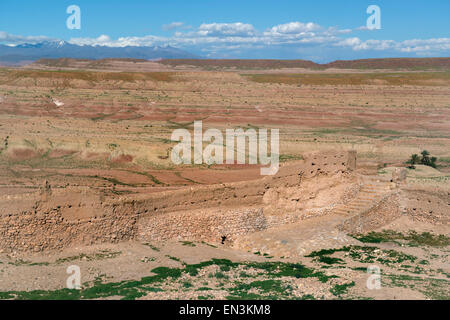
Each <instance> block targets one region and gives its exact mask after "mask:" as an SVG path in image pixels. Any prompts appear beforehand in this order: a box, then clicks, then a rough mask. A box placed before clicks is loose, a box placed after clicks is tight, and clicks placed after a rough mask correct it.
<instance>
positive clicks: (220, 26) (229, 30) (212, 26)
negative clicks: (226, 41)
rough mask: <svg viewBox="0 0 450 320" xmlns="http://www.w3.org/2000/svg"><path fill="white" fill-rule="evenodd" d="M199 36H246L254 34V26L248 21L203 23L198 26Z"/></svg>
mask: <svg viewBox="0 0 450 320" xmlns="http://www.w3.org/2000/svg"><path fill="white" fill-rule="evenodd" d="M197 33H198V35H201V36H241V37H248V36H253V35H255V34H256V30H255V28H254V27H253V26H252V25H251V24H248V23H242V22H235V23H203V24H202V25H200V27H199V28H198V32H197Z"/></svg>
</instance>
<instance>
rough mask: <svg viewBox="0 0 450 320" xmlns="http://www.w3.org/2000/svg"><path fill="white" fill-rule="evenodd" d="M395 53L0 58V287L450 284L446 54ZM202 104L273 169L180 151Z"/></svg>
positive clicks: (166, 290)
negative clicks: (4, 61)
mask: <svg viewBox="0 0 450 320" xmlns="http://www.w3.org/2000/svg"><path fill="white" fill-rule="evenodd" d="M419 60H420V59H419ZM406 62H408V61H406ZM406 62H405V61H404V60H402V59H400V60H389V59H386V60H380V61H375V62H374V61H372V62H371V63H368V62H367V61H363V62H360V63H359V64H358V63H357V62H348V63H334V64H331V65H329V66H327V67H317V66H316V65H309V64H308V63H301V62H296V63H294V62H292V63H291V64H289V63H286V62H284V63H283V62H276V61H253V62H252V61H224V60H222V61H221V60H218V61H214V60H212V61H207V60H206V61H202V60H192V61H191V60H162V61H142V60H132V59H105V60H98V61H91V60H74V59H58V60H40V61H38V62H35V63H32V64H30V65H27V66H24V67H20V68H10V67H9V68H6V67H3V68H0V239H1V242H2V243H1V244H0V298H2V299H42V298H44V299H46V298H47V299H449V298H450V279H449V277H450V264H449V252H450V251H449V244H450V240H449V239H450V238H449V236H450V226H449V216H450V207H449V206H450V184H449V180H450V71H449V70H450V59H448V58H443V59H438V60H436V61H433V59H423V60H420V61H409V62H408V63H406ZM419 62H420V63H421V64H420V63H419ZM405 63H406V64H405ZM417 65H419V66H418V67H417ZM200 120H201V121H202V123H203V129H204V130H206V129H209V128H215V129H219V130H221V131H223V132H225V130H226V129H234V128H243V129H244V130H248V129H255V130H257V129H261V128H266V129H269V130H270V129H279V132H280V150H279V159H280V163H281V168H280V171H279V173H278V174H277V175H275V176H274V177H262V176H261V175H260V167H261V165H258V164H257V165H250V164H223V165H222V164H220V165H219V164H212V165H207V164H197V165H195V164H192V165H176V164H174V163H173V161H172V160H171V150H172V148H173V147H174V145H176V143H177V142H176V141H172V140H171V134H172V132H173V131H174V130H176V129H183V128H184V129H187V130H191V131H192V130H193V124H194V121H200ZM424 150H426V151H428V153H429V154H430V156H432V157H435V158H436V163H435V164H436V165H435V167H431V166H426V165H423V164H420V163H419V164H415V165H411V164H410V163H408V161H409V160H410V158H411V155H413V154H417V155H419V156H420V154H421V152H422V151H424ZM327 157H328V158H327ZM341 157H342V159H345V160H342V161H341V160H336V159H341ZM318 165H319V166H320V167H321V168H319V170H317V169H316V168H317V166H318ZM312 167H314V170H312V169H311V168H312ZM328 168H329V169H328ZM310 169H311V170H310ZM71 265H76V266H79V268H80V270H81V282H82V287H81V289H79V290H77V289H68V288H67V281H66V280H67V278H68V277H69V274H68V273H67V267H68V266H71ZM372 280H373V281H372Z"/></svg>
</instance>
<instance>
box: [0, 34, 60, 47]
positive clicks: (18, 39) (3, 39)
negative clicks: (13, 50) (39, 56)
mask: <svg viewBox="0 0 450 320" xmlns="http://www.w3.org/2000/svg"><path fill="white" fill-rule="evenodd" d="M52 40H57V39H55V38H50V37H46V36H21V35H15V34H10V33H8V32H6V31H0V43H7V44H14V45H16V44H23V43H31V44H35V43H39V42H42V41H52Z"/></svg>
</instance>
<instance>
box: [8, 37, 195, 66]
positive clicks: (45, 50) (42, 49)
mask: <svg viewBox="0 0 450 320" xmlns="http://www.w3.org/2000/svg"><path fill="white" fill-rule="evenodd" d="M54 58H76V59H105V58H133V59H146V60H150V59H195V58H199V57H198V56H196V55H194V54H191V53H189V52H186V51H183V50H180V49H177V48H174V47H171V46H154V47H137V46H127V47H107V46H89V45H84V46H79V45H76V44H71V43H68V42H65V41H44V42H40V43H36V44H21V45H17V46H14V47H13V46H7V45H0V64H6V65H20V64H23V63H26V62H31V61H36V60H39V59H54Z"/></svg>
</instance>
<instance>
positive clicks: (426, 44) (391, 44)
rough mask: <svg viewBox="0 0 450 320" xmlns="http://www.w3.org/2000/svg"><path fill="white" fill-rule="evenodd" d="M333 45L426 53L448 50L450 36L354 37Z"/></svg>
mask: <svg viewBox="0 0 450 320" xmlns="http://www.w3.org/2000/svg"><path fill="white" fill-rule="evenodd" d="M334 45H335V46H341V47H350V48H351V49H353V50H354V51H361V50H375V51H385V50H394V51H398V52H407V53H411V52H413V53H418V54H420V53H427V52H445V51H450V38H437V39H412V40H404V41H394V40H371V39H369V40H365V41H362V40H361V39H359V38H357V37H354V38H347V39H343V40H340V41H338V42H337V43H335V44H334Z"/></svg>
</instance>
